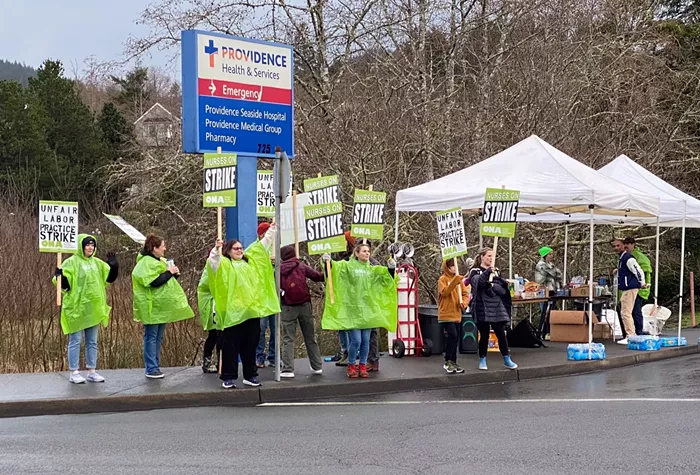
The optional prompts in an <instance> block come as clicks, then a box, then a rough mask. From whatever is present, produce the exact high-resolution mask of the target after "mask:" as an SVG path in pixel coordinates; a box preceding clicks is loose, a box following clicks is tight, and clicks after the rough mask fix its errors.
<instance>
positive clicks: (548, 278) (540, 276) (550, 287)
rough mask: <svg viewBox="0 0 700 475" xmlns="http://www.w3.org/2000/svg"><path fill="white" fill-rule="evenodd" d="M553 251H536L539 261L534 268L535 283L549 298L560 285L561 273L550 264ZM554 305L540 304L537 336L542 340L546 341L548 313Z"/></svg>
mask: <svg viewBox="0 0 700 475" xmlns="http://www.w3.org/2000/svg"><path fill="white" fill-rule="evenodd" d="M553 252H554V251H552V248H551V247H547V246H545V247H542V248H540V250H539V251H538V253H539V255H540V260H539V262H537V265H536V266H535V282H537V283H538V284H539V285H541V286H543V287H544V289H545V292H546V296H547V297H550V296H551V293H552V292H555V291H556V290H558V289H559V288H560V287H561V285H562V272H561V271H560V270H559V269H558V268H557V267H556V266H555V265H554V264H553V263H552V261H553V259H554V254H553ZM554 305H555V303H554V302H553V301H551V300H550V301H548V302H547V303H544V302H543V303H540V325H539V334H540V337H541V338H543V339H546V340H548V339H549V337H548V336H547V335H549V312H550V311H551V309H552V307H553V306H554Z"/></svg>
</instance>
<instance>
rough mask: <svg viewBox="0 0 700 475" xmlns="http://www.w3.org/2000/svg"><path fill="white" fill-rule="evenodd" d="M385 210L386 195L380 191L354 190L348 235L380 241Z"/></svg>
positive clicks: (382, 234)
mask: <svg viewBox="0 0 700 475" xmlns="http://www.w3.org/2000/svg"><path fill="white" fill-rule="evenodd" d="M385 208H386V193H384V192H382V191H369V190H355V203H354V205H353V207H352V225H351V227H350V235H352V236H354V237H358V238H365V239H374V240H377V241H380V240H381V239H382V237H383V236H384V210H385Z"/></svg>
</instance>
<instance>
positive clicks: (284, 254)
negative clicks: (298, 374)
mask: <svg viewBox="0 0 700 475" xmlns="http://www.w3.org/2000/svg"><path fill="white" fill-rule="evenodd" d="M280 259H281V261H282V262H281V263H280V288H281V290H282V315H281V317H280V319H281V321H282V372H281V373H280V377H281V378H293V377H294V338H295V337H296V333H297V323H299V327H300V328H301V334H302V336H303V337H304V344H305V345H306V352H307V354H308V356H309V364H310V367H311V373H313V374H322V373H323V368H322V366H323V361H322V359H321V350H320V349H319V348H318V343H317V342H316V330H315V323H314V316H313V312H312V308H311V294H310V293H309V286H308V284H307V279H308V280H311V281H313V282H323V274H322V273H321V272H319V271H317V270H314V269H312V268H311V267H309V266H307V265H306V264H304V263H303V262H301V261H300V260H299V259H298V258H297V257H296V253H295V251H294V246H285V247H283V248H282V249H280Z"/></svg>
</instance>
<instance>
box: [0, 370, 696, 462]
mask: <svg viewBox="0 0 700 475" xmlns="http://www.w3.org/2000/svg"><path fill="white" fill-rule="evenodd" d="M698 368H700V357H697V356H695V357H690V358H683V359H674V360H668V361H664V362H660V363H655V364H647V365H642V366H638V367H633V368H624V369H619V370H614V371H610V372H607V373H598V374H592V375H585V376H577V377H570V378H560V379H551V380H539V381H532V382H526V383H511V384H503V385H493V386H482V387H480V388H468V389H462V390H455V391H427V392H421V393H404V394H400V395H390V396H382V397H376V398H373V399H366V398H365V399H351V400H348V401H341V400H330V401H322V402H321V404H320V405H317V404H316V403H313V404H314V405H308V406H301V405H292V406H265V407H248V408H194V409H180V410H162V411H151V412H137V413H123V414H93V415H72V416H44V417H33V418H20V419H2V420H0V474H13V475H14V474H28V473H31V474H44V473H46V474H49V473H51V474H53V473H61V474H91V473H99V474H104V475H106V474H115V475H121V474H168V475H179V474H205V473H250V474H257V473H260V474H277V473H280V474H282V473H284V474H346V473H347V474H353V475H357V474H368V475H369V474H402V475H406V474H443V473H444V474H451V475H453V474H457V473H459V474H461V473H483V474H489V473H493V474H498V473H508V474H521V473H522V474H532V473H538V474H557V475H560V474H578V473H581V474H583V473H585V474H590V473H601V474H630V473H673V474H685V473H688V474H690V473H693V474H696V473H698V472H699V471H700V454H698V443H697V441H698V440H700V389H699V388H700V386H699V385H698V382H700V370H698ZM591 398H595V400H593V401H591V400H588V401H586V400H585V399H591Z"/></svg>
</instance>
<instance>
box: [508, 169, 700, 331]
mask: <svg viewBox="0 0 700 475" xmlns="http://www.w3.org/2000/svg"><path fill="white" fill-rule="evenodd" d="M599 172H600V173H601V174H603V175H605V176H607V177H609V178H612V179H614V180H617V181H618V182H621V183H624V184H625V185H628V186H630V187H632V188H635V189H637V190H643V191H644V192H646V193H648V194H650V195H653V196H656V197H658V198H659V204H660V210H659V215H658V217H657V218H649V217H638V216H630V215H627V214H624V215H620V216H611V215H597V216H596V217H595V223H596V224H610V225H620V224H628V225H633V226H640V225H652V224H653V225H656V263H655V283H654V289H655V290H654V304H655V305H656V304H658V300H657V295H658V290H659V227H667V228H681V259H680V286H679V293H678V337H679V340H680V336H681V319H682V316H683V283H684V282H683V280H684V277H685V276H684V274H685V229H686V228H700V200H698V199H696V198H693V197H692V196H690V195H689V194H687V193H684V192H683V191H681V190H679V189H678V188H675V187H674V186H672V185H670V184H669V183H667V182H665V181H664V180H662V179H661V178H659V177H657V176H656V175H654V174H653V173H651V172H650V171H648V170H647V169H645V168H644V167H642V166H640V165H638V164H637V163H636V162H635V161H634V160H632V159H631V158H629V157H628V156H626V155H620V156H619V157H617V158H616V159H615V160H613V161H612V162H610V163H608V164H607V165H605V166H604V167H602V168H601V169H600V170H599ZM522 221H525V222H543V223H552V222H561V216H560V215H558V214H556V213H544V214H539V215H536V216H525V217H523V220H522ZM567 221H568V222H570V223H585V222H587V221H588V216H587V215H586V214H584V213H575V214H572V215H571V216H570V217H569V218H568V219H567ZM567 231H568V230H567ZM565 234H568V233H565ZM565 241H566V237H565ZM566 247H567V243H566V242H565V247H564V257H565V259H566V254H567V249H566ZM564 266H565V269H566V262H565V264H564Z"/></svg>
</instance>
